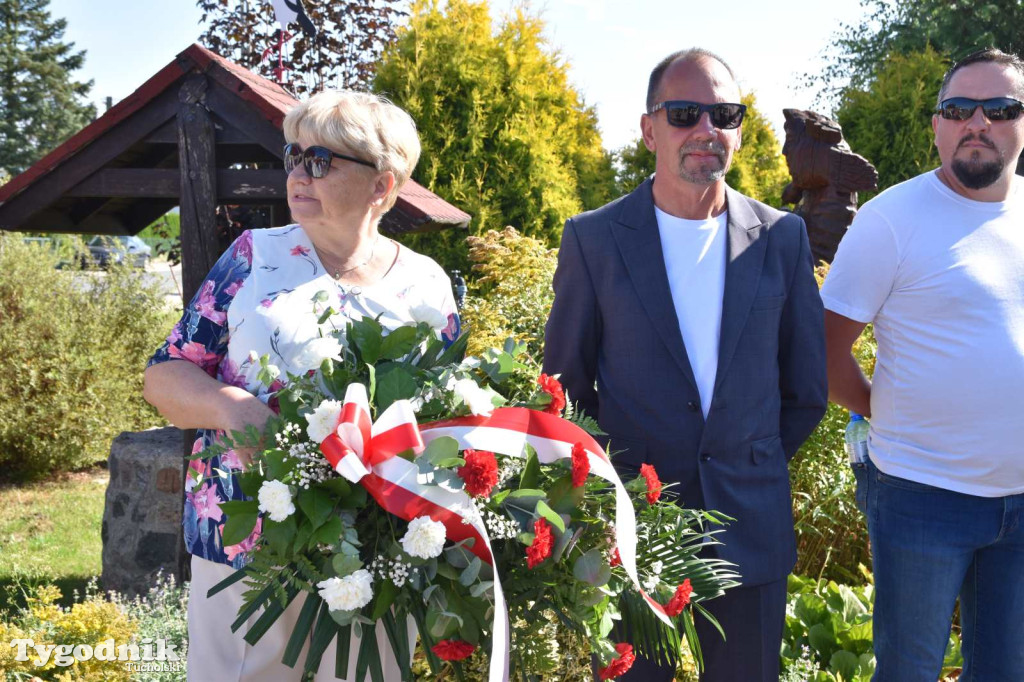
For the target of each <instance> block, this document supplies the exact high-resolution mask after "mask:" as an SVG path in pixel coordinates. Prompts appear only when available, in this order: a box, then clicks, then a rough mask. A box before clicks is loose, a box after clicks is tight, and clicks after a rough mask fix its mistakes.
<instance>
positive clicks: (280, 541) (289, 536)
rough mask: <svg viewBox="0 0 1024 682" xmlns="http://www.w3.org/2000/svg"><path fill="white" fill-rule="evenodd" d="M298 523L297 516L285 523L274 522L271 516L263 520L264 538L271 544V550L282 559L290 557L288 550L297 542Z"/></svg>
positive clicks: (291, 517) (292, 516)
mask: <svg viewBox="0 0 1024 682" xmlns="http://www.w3.org/2000/svg"><path fill="white" fill-rule="evenodd" d="M297 531H298V523H297V522H296V520H295V514H292V515H291V516H289V517H288V518H286V519H285V520H284V521H272V520H271V519H270V517H269V516H267V517H264V519H263V537H264V538H266V540H267V542H268V543H270V549H271V550H273V552H274V554H277V555H278V556H281V557H286V556H288V549H289V548H290V547H291V545H292V542H294V540H295V534H296V532H297Z"/></svg>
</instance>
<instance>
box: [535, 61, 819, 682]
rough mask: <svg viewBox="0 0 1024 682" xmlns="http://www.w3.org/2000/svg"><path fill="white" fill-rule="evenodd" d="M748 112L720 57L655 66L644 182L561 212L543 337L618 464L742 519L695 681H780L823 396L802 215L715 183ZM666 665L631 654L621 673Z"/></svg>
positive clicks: (666, 671) (667, 671)
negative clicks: (731, 573)
mask: <svg viewBox="0 0 1024 682" xmlns="http://www.w3.org/2000/svg"><path fill="white" fill-rule="evenodd" d="M744 111H745V107H744V106H743V105H742V104H741V103H740V92H739V88H738V87H737V85H736V81H735V79H734V78H733V75H732V72H731V71H730V70H729V68H728V67H727V66H726V65H725V64H724V63H723V62H722V60H721V59H720V58H719V57H717V56H715V55H712V54H710V53H708V52H706V51H703V50H687V51H684V52H679V53H676V54H673V55H670V56H669V57H667V58H666V59H664V60H663V61H662V62H661V63H660V64H659V65H658V66H657V67H656V68H655V69H654V71H653V72H652V73H651V77H650V80H649V84H648V91H647V113H646V114H644V115H643V116H642V117H641V122H640V123H641V128H642V130H643V136H644V143H645V144H646V145H647V147H648V148H649V149H650V150H651V151H653V152H655V155H656V158H657V161H656V173H655V175H654V178H653V179H648V180H646V181H645V182H643V183H642V184H641V185H640V186H639V187H638V188H637V189H636V190H634V191H633V192H632V193H630V194H629V195H627V196H625V197H622V198H621V199H618V200H616V201H614V202H612V203H610V204H608V205H607V206H604V207H602V208H599V209H597V210H596V211H592V212H590V213H584V214H583V215H579V216H576V217H574V218H571V219H569V221H568V222H567V223H566V225H565V231H564V232H563V235H562V248H561V250H560V252H559V256H558V271H557V273H556V274H555V282H554V286H555V302H554V305H553V307H552V309H551V316H550V318H549V319H548V324H547V329H546V332H545V351H544V369H545V372H547V373H549V374H560V375H561V378H562V382H563V384H564V385H565V388H566V391H567V393H568V395H569V398H570V399H571V400H573V401H574V402H576V403H577V404H578V406H579V407H580V408H582V409H583V410H584V411H585V412H586V413H587V414H589V415H591V416H592V417H595V418H596V419H597V420H598V422H599V423H600V425H601V428H602V429H603V430H604V431H605V432H607V433H608V439H609V441H610V448H611V451H612V452H613V453H616V454H615V455H614V459H613V462H614V463H615V464H616V466H617V467H619V468H620V469H622V470H625V471H626V472H627V473H632V474H634V475H635V473H636V471H637V469H638V468H639V467H640V466H641V465H643V464H648V465H652V466H654V467H655V469H656V470H657V473H658V474H659V476H660V477H661V479H662V480H663V481H666V482H672V483H676V484H677V486H676V487H674V488H673V492H678V493H679V495H680V498H681V501H682V504H684V505H685V506H689V507H698V508H705V509H716V510H718V511H721V512H723V513H725V514H728V515H729V516H732V517H733V518H735V519H736V521H735V522H733V523H730V524H729V526H728V528H727V529H726V531H725V532H724V533H723V534H721V535H719V536H717V537H718V539H720V540H721V541H722V542H723V543H724V544H723V545H719V546H714V547H710V548H709V552H712V553H714V554H716V555H717V556H719V557H721V558H723V559H726V560H728V561H731V562H733V563H735V564H736V565H737V566H738V571H739V573H740V574H741V581H742V585H741V586H740V587H737V588H734V589H730V590H728V591H727V592H726V593H725V595H724V596H723V597H719V598H716V599H714V600H711V601H710V602H708V604H707V606H708V608H709V610H710V611H711V613H712V614H713V615H714V616H715V617H716V618H718V620H719V621H720V622H721V624H722V627H723V629H724V631H725V634H726V638H727V639H726V640H724V641H723V639H722V637H721V635H719V634H718V632H716V631H715V630H714V629H713V628H712V627H710V626H708V624H707V622H706V621H705V620H704V619H703V618H700V617H698V618H697V619H696V620H697V628H698V633H699V635H700V641H701V647H702V649H703V653H704V662H705V666H706V671H705V673H704V675H703V676H702V677H701V679H702V680H704V681H705V682H718V681H721V682H739V681H741V680H742V682H769V681H770V682H777V680H778V676H779V648H780V643H781V639H782V628H783V624H784V622H785V610H786V576H787V574H788V573H789V572H790V570H791V569H792V568H793V565H794V563H795V561H796V543H795V539H794V534H793V516H792V502H791V499H790V493H789V476H788V470H787V466H786V465H787V462H788V461H789V458H791V457H792V456H793V454H794V453H795V452H796V450H797V448H798V447H799V446H800V444H801V443H802V442H803V441H804V439H805V438H806V437H807V436H808V435H809V434H810V433H811V431H812V430H813V429H814V427H815V425H817V423H818V421H819V420H820V419H821V417H822V415H823V414H824V411H825V407H826V394H827V391H826V387H825V345H824V327H823V321H822V316H823V310H822V307H821V300H820V298H819V297H818V288H817V286H816V284H815V281H814V275H813V272H812V267H811V254H810V248H809V246H808V241H807V234H806V230H805V228H804V223H803V220H801V219H800V217H799V216H796V215H793V214H787V213H781V212H779V211H776V210H775V209H773V208H770V207H768V206H765V205H764V204H761V203H759V202H757V201H754V200H753V199H749V198H747V197H744V196H742V195H740V194H739V193H737V192H735V191H733V190H732V189H730V188H728V187H727V186H726V184H725V173H726V171H727V170H728V168H729V162H730V160H731V159H732V154H733V152H735V151H736V150H737V149H739V146H740V136H741V133H740V130H741V129H740V124H741V122H742V120H743V114H744ZM595 384H596V386H595ZM641 571H642V572H644V574H645V577H647V576H649V573H648V572H649V571H650V568H649V567H641ZM662 577H663V578H664V577H665V576H662ZM674 580H676V581H679V582H681V581H682V577H681V576H674ZM675 587H676V586H675V585H673V584H669V585H667V588H668V589H674V588H675ZM628 625H629V624H628V623H627V627H628ZM629 637H630V636H629V635H628V634H626V635H624V636H623V639H625V640H626V641H631V640H630V638H629ZM673 672H674V666H672V665H667V666H659V665H657V664H656V663H655V662H653V661H650V660H644V659H640V658H638V659H637V661H636V663H634V665H633V669H632V670H631V671H630V672H629V673H627V676H626V677H625V678H624V679H626V680H643V682H667V681H668V680H671V679H672V678H673V677H674V675H673Z"/></svg>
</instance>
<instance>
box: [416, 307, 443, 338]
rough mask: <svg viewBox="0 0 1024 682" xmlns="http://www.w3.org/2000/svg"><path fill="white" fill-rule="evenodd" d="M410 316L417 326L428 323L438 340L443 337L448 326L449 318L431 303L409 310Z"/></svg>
mask: <svg viewBox="0 0 1024 682" xmlns="http://www.w3.org/2000/svg"><path fill="white" fill-rule="evenodd" d="M409 314H410V315H411V316H412V319H413V321H414V322H416V323H417V324H419V323H420V322H426V323H427V325H429V326H430V328H431V329H433V330H434V335H435V336H437V337H438V338H440V337H441V330H443V329H444V328H445V327H447V326H448V317H447V316H446V315H445V314H444V313H442V312H441V311H440V310H438V309H437V308H435V307H434V306H432V305H430V304H429V303H420V304H418V305H414V306H412V307H411V308H409Z"/></svg>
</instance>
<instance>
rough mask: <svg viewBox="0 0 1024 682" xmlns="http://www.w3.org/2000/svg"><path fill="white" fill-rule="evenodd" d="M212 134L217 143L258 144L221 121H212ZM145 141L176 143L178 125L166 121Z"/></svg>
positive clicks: (151, 142)
mask: <svg viewBox="0 0 1024 682" xmlns="http://www.w3.org/2000/svg"><path fill="white" fill-rule="evenodd" d="M213 128H214V136H215V137H216V140H217V144H229V145H238V144H258V143H257V142H256V140H254V139H252V138H251V137H249V136H248V135H247V134H245V133H244V132H243V131H241V130H239V129H238V128H236V127H234V126H232V125H229V124H227V123H224V122H222V121H216V120H215V121H214V124H213ZM146 142H147V143H149V144H173V145H177V144H178V126H177V123H176V122H175V121H168V122H167V123H165V124H164V125H162V126H160V127H159V128H157V129H156V130H154V131H153V132H152V133H150V134H149V136H148V137H146Z"/></svg>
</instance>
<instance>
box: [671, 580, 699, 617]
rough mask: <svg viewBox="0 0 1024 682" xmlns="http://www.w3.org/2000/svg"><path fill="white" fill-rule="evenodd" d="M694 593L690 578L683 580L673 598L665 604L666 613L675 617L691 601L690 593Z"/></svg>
mask: <svg viewBox="0 0 1024 682" xmlns="http://www.w3.org/2000/svg"><path fill="white" fill-rule="evenodd" d="M691 594H693V587H691V586H690V579H689V578H687V579H686V580H684V581H683V584H682V585H680V586H679V587H677V588H676V593H675V594H673V595H672V598H671V599H670V600H669V602H668V603H667V604H665V613H667V614H668V615H670V616H672V617H673V618H675V617H676V616H678V615H679V614H680V613H682V612H683V609H685V608H686V606H687V605H688V604H689V603H690V595H691Z"/></svg>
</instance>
